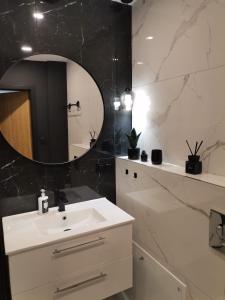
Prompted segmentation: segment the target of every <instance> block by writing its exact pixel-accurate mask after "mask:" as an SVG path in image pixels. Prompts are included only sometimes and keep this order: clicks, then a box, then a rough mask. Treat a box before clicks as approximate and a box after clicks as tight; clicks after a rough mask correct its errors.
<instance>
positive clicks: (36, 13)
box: [33, 12, 44, 20]
mask: <svg viewBox="0 0 225 300" xmlns="http://www.w3.org/2000/svg"><path fill="white" fill-rule="evenodd" d="M33 17H34V18H35V19H37V20H42V19H44V14H43V13H41V12H35V13H33Z"/></svg>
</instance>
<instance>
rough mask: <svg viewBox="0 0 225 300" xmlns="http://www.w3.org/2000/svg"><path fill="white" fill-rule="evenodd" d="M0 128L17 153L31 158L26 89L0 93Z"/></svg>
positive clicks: (29, 117)
mask: <svg viewBox="0 0 225 300" xmlns="http://www.w3.org/2000/svg"><path fill="white" fill-rule="evenodd" d="M0 130H1V133H2V135H3V136H4V138H5V139H6V140H7V142H8V143H9V144H10V145H11V146H12V147H13V148H14V149H15V150H17V151H18V152H19V153H21V154H22V155H24V156H25V157H27V158H30V159H32V158H33V153H32V129H31V113H30V100H29V94H28V92H27V91H23V92H12V93H7V94H0Z"/></svg>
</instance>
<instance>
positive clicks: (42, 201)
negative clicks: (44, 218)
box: [38, 189, 48, 214]
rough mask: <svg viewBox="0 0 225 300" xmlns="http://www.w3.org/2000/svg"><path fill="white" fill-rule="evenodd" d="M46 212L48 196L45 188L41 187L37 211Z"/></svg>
mask: <svg viewBox="0 0 225 300" xmlns="http://www.w3.org/2000/svg"><path fill="white" fill-rule="evenodd" d="M47 212H48V196H47V195H46V194H45V190H44V189H41V196H40V197H39V198H38V213H39V214H46V213H47Z"/></svg>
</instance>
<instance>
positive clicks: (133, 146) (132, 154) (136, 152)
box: [126, 128, 141, 160]
mask: <svg viewBox="0 0 225 300" xmlns="http://www.w3.org/2000/svg"><path fill="white" fill-rule="evenodd" d="M140 135H141V132H140V133H139V134H137V133H136V130H135V128H133V129H132V130H131V132H130V134H129V135H128V134H127V135H126V136H127V138H128V142H129V144H130V148H128V158H129V159H133V160H135V159H139V157H140V148H137V143H138V140H139V137H140Z"/></svg>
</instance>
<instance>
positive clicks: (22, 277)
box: [9, 224, 132, 294]
mask: <svg viewBox="0 0 225 300" xmlns="http://www.w3.org/2000/svg"><path fill="white" fill-rule="evenodd" d="M131 255H132V225H130V224H129V225H124V226H120V227H116V228H114V229H110V230H106V231H104V232H100V233H95V234H92V235H88V236H85V237H82V238H77V239H74V240H70V241H68V242H63V243H58V244H55V245H51V246H48V247H43V248H39V249H35V250H32V251H28V252H24V253H21V254H17V255H14V256H11V257H9V265H10V281H11V291H12V294H17V293H21V292H24V291H26V290H28V289H32V288H36V287H38V286H43V285H46V284H48V283H54V282H58V281H61V280H64V278H69V277H70V276H71V275H73V274H74V273H75V272H78V271H82V270H88V269H89V268H90V267H91V266H95V265H100V264H108V263H110V262H112V261H116V260H119V259H123V258H126V257H128V256H131Z"/></svg>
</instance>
